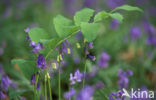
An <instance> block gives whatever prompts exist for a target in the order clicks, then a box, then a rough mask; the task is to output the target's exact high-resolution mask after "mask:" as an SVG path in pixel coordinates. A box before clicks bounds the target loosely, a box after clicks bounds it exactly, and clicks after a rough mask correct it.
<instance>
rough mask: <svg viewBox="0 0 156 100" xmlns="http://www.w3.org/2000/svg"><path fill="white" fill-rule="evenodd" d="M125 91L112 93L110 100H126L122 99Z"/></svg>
mask: <svg viewBox="0 0 156 100" xmlns="http://www.w3.org/2000/svg"><path fill="white" fill-rule="evenodd" d="M122 94H123V91H119V92H117V93H114V92H113V93H111V94H110V95H109V100H124V97H122Z"/></svg>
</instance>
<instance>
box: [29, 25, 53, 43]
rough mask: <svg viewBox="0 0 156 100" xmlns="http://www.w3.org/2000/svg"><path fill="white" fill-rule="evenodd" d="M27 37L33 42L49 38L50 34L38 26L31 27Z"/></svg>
mask: <svg viewBox="0 0 156 100" xmlns="http://www.w3.org/2000/svg"><path fill="white" fill-rule="evenodd" d="M29 37H30V38H31V40H32V41H34V42H39V41H40V39H49V38H50V36H49V35H48V33H47V32H46V31H45V30H44V29H42V28H38V27H36V28H32V29H31V30H30V31H29Z"/></svg>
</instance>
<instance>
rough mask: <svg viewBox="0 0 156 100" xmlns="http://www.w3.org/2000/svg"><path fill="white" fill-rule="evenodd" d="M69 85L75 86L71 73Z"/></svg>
mask: <svg viewBox="0 0 156 100" xmlns="http://www.w3.org/2000/svg"><path fill="white" fill-rule="evenodd" d="M69 80H70V84H71V85H74V84H75V78H74V76H73V74H72V73H70V79H69Z"/></svg>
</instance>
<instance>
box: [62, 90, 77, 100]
mask: <svg viewBox="0 0 156 100" xmlns="http://www.w3.org/2000/svg"><path fill="white" fill-rule="evenodd" d="M75 94H76V91H75V89H74V88H71V89H70V91H69V92H66V93H65V94H64V98H65V99H66V100H69V99H71V98H72V97H73V96H74V95H75Z"/></svg>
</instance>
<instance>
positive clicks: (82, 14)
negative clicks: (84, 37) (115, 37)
mask: <svg viewBox="0 0 156 100" xmlns="http://www.w3.org/2000/svg"><path fill="white" fill-rule="evenodd" d="M93 13H94V10H92V9H89V8H84V9H82V10H80V11H78V12H76V14H75V16H74V21H75V24H76V25H77V26H80V24H81V22H88V21H89V20H90V18H91V17H92V16H93Z"/></svg>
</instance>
